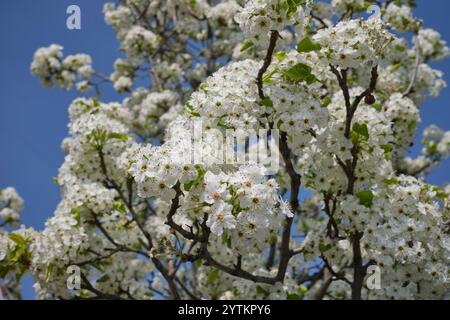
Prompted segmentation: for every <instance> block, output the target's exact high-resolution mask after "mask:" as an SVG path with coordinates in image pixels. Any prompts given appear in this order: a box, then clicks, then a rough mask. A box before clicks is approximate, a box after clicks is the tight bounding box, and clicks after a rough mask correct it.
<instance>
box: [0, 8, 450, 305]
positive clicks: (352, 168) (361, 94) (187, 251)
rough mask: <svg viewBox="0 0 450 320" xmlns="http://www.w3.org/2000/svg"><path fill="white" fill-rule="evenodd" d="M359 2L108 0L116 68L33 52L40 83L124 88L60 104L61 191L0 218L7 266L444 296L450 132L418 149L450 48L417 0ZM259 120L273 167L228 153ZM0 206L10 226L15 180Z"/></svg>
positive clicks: (155, 292)
mask: <svg viewBox="0 0 450 320" xmlns="http://www.w3.org/2000/svg"><path fill="white" fill-rule="evenodd" d="M367 5H368V2H367V1H362V0H333V1H331V2H330V1H315V2H314V3H312V2H311V1H303V0H292V1H291V0H289V1H285V0H247V1H244V0H242V1H241V0H224V1H206V0H197V1H187V0H186V1H185V0H182V1H160V0H141V1H135V0H124V1H120V3H118V4H106V5H105V6H104V15H105V20H106V22H107V23H108V24H109V25H110V26H111V27H112V28H113V29H114V31H115V33H116V36H117V39H118V42H119V47H120V49H121V50H122V51H123V53H124V56H122V57H121V58H119V59H117V60H116V61H115V63H114V66H113V67H114V70H113V72H112V74H111V75H110V76H101V74H100V73H98V72H96V71H94V70H93V69H92V67H91V61H90V58H89V57H88V56H86V55H82V54H81V55H73V56H68V57H66V58H64V57H63V54H62V47H60V46H58V45H51V46H50V47H48V48H41V49H39V50H38V51H37V52H36V54H35V57H34V61H33V63H32V67H31V69H32V73H33V74H34V75H36V76H37V77H39V78H40V79H41V80H42V81H43V83H44V84H46V85H49V86H60V87H63V88H66V89H69V88H70V87H72V86H73V85H74V84H75V83H77V86H78V87H79V89H84V88H86V87H87V86H93V87H95V89H97V93H99V92H100V90H99V89H101V88H100V87H99V84H98V83H94V82H93V81H92V79H91V77H92V76H94V75H96V76H100V78H101V81H102V85H103V84H106V83H109V84H111V86H112V87H113V88H114V90H116V91H117V92H118V93H120V94H123V95H124V97H123V99H122V101H121V102H108V103H107V102H102V101H100V100H99V98H98V97H97V98H77V99H75V100H74V101H73V102H72V104H71V105H70V106H69V118H70V123H69V125H68V131H69V136H68V137H67V138H66V139H65V140H64V141H63V143H62V148H63V150H64V152H65V153H66V156H65V159H64V163H63V164H62V166H61V168H60V170H59V174H58V177H57V178H56V179H55V182H56V183H57V184H58V185H59V186H60V188H61V202H60V203H59V205H58V207H57V208H56V210H55V213H54V215H53V216H52V217H50V218H49V220H48V221H47V223H46V225H45V229H44V230H43V231H41V232H38V231H35V230H33V229H28V228H25V227H21V228H20V229H18V230H14V231H11V232H9V231H8V232H7V231H4V230H3V229H2V230H0V277H2V278H5V279H13V278H14V277H15V276H16V275H17V276H20V275H22V274H24V273H26V272H30V273H31V274H32V275H33V276H34V278H35V280H36V284H35V288H36V291H37V294H38V297H39V298H55V297H63V298H67V299H70V298H73V297H75V298H96V299H98V298H107V299H118V298H120V299H152V298H175V299H178V298H198V299H324V298H332V299H347V298H354V299H359V298H364V299H431V298H432V299H442V298H445V297H446V295H447V294H448V290H449V288H450V278H449V276H448V264H449V262H450V261H449V257H450V241H449V235H448V225H449V217H450V216H449V213H450V211H449V208H450V206H449V204H450V196H449V195H450V188H449V186H448V185H447V186H445V185H444V186H442V187H439V186H433V185H431V184H428V183H426V182H425V178H426V177H427V175H428V173H429V172H430V171H431V169H432V168H433V167H434V166H435V165H437V164H439V163H442V161H444V160H445V159H446V158H447V157H448V156H449V155H450V143H449V141H450V140H449V138H450V136H449V133H448V132H446V131H445V130H442V129H439V128H438V127H436V126H429V127H428V128H427V129H426V130H425V132H424V136H423V139H422V146H423V150H422V154H421V155H420V156H419V157H418V158H411V157H409V156H408V154H409V152H410V147H411V145H412V144H413V143H414V141H415V139H416V132H417V128H418V125H419V123H420V121H421V115H420V112H421V108H422V107H421V106H422V105H423V101H424V100H425V99H427V98H429V97H435V96H438V95H439V93H440V92H441V90H443V89H444V88H445V86H446V84H445V81H444V80H443V74H442V72H441V71H439V70H436V69H433V68H432V67H431V66H430V65H429V63H430V61H439V60H441V59H443V58H444V57H446V56H448V54H449V49H448V47H447V44H446V42H445V41H444V40H443V39H442V38H441V36H440V34H439V33H438V32H437V31H434V30H432V29H427V28H424V27H423V22H421V21H420V20H419V19H417V18H415V17H414V15H413V10H411V8H412V5H411V2H410V1H380V3H379V5H380V6H381V11H380V13H379V14H377V15H376V16H373V17H371V18H369V19H364V18H362V17H361V16H360V15H359V13H362V12H363V11H365V10H366V9H367ZM336 21H337V22H336ZM394 34H395V35H394ZM199 127H200V129H201V130H200V131H201V133H202V136H197V133H198V132H197V131H196V128H197V129H198V128H199ZM261 129H265V130H271V132H276V134H275V133H273V134H271V136H270V138H269V139H268V140H270V142H276V143H275V145H276V146H277V148H276V150H272V154H271V156H272V157H276V159H278V160H279V163H281V165H280V166H278V167H276V169H275V170H273V171H272V172H269V171H268V170H267V168H266V167H265V166H264V165H263V164H262V162H261V158H260V157H256V158H253V159H246V160H248V161H245V162H244V163H240V162H239V161H236V159H235V158H234V155H235V153H237V152H238V151H240V149H243V150H244V151H245V152H248V153H250V154H252V155H254V154H256V151H257V150H259V148H260V147H263V145H264V144H265V143H266V142H269V141H263V139H260V140H257V141H245V143H243V144H239V140H240V139H241V138H245V137H246V136H248V135H249V134H251V133H256V134H260V130H261ZM229 135H231V136H232V138H231V139H228V138H229ZM225 138H226V139H225ZM235 139H236V141H234V140H235ZM235 142H237V143H235ZM228 151H231V152H230V153H229V152H228ZM245 152H243V153H245ZM231 155H232V156H231ZM258 160H259V161H258ZM0 204H1V206H2V207H0V209H1V211H0V219H3V220H4V221H5V222H7V223H8V224H10V225H14V224H17V222H18V213H19V212H20V210H21V209H22V207H23V202H22V200H21V199H20V197H19V196H17V194H16V193H15V192H14V190H13V189H10V188H8V189H5V190H3V191H1V192H0ZM1 222H2V220H0V223H1ZM69 266H77V267H79V268H80V272H81V274H82V279H81V280H82V284H83V289H81V290H69V289H68V288H67V286H66V283H67V282H66V280H67V268H68V267H69ZM369 267H377V268H379V269H380V270H381V277H382V287H381V289H379V290H370V289H369V287H368V286H367V285H366V283H365V281H364V280H365V279H366V278H367V276H368V275H369V274H368V272H369V271H368V270H369ZM330 275H331V276H330Z"/></svg>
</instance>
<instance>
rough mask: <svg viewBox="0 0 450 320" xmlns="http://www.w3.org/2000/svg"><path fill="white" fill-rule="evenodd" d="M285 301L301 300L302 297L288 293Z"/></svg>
mask: <svg viewBox="0 0 450 320" xmlns="http://www.w3.org/2000/svg"><path fill="white" fill-rule="evenodd" d="M286 299H287V300H303V299H302V297H300V296H299V295H298V294H296V293H288V294H287V296H286Z"/></svg>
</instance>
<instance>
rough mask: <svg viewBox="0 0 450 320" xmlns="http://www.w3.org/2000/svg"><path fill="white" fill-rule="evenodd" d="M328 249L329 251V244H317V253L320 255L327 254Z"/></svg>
mask: <svg viewBox="0 0 450 320" xmlns="http://www.w3.org/2000/svg"><path fill="white" fill-rule="evenodd" d="M330 249H331V244H324V243H320V244H319V251H320V253H324V252H327V251H328V250H330Z"/></svg>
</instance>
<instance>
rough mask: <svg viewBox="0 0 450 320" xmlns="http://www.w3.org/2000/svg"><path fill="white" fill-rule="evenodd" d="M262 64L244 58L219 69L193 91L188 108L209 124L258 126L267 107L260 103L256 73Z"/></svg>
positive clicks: (236, 127)
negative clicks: (198, 88) (259, 119)
mask: <svg viewBox="0 0 450 320" xmlns="http://www.w3.org/2000/svg"><path fill="white" fill-rule="evenodd" d="M259 68H260V63H258V62H255V61H252V60H244V61H240V62H234V63H231V64H229V65H228V66H226V67H224V68H222V69H220V70H219V71H217V72H216V73H214V75H213V76H212V77H210V78H208V79H207V80H206V82H205V83H203V84H202V85H200V90H198V91H197V92H194V93H193V94H192V96H191V98H190V100H189V102H188V104H187V107H188V111H189V112H191V113H192V114H193V115H195V116H197V115H199V116H200V117H201V118H202V120H203V121H205V122H206V124H207V125H209V126H210V127H218V126H222V127H229V128H235V129H238V128H241V129H252V128H256V127H257V126H258V118H260V117H261V116H262V115H263V114H264V113H265V111H266V110H265V107H264V106H261V105H260V104H259V103H258V100H259V98H258V88H257V86H256V83H255V74H257V73H258V69H259Z"/></svg>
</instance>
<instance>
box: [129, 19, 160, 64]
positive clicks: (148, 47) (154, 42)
mask: <svg viewBox="0 0 450 320" xmlns="http://www.w3.org/2000/svg"><path fill="white" fill-rule="evenodd" d="M123 46H124V50H125V52H126V53H127V55H128V56H133V57H136V58H139V57H145V56H149V55H151V54H152V53H154V51H155V50H156V49H158V46H159V41H158V37H157V36H156V35H155V34H154V33H153V32H151V31H148V30H147V29H145V28H143V27H140V26H133V27H132V28H131V29H130V30H129V31H128V32H127V34H126V36H125V39H124V42H123Z"/></svg>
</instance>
